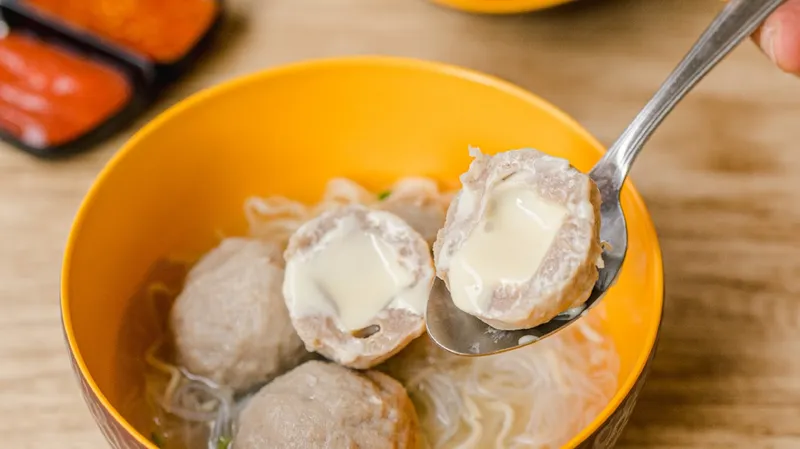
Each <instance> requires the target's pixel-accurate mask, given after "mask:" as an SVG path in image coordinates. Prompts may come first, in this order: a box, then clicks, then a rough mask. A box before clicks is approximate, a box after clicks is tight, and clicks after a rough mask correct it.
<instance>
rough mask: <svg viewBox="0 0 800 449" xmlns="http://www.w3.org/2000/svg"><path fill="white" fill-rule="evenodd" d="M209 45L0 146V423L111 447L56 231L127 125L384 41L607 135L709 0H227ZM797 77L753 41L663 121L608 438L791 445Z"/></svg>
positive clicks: (10, 440)
mask: <svg viewBox="0 0 800 449" xmlns="http://www.w3.org/2000/svg"><path fill="white" fill-rule="evenodd" d="M228 3H229V5H230V7H231V11H232V16H233V17H232V18H231V20H229V22H228V24H227V25H226V27H225V29H224V36H223V38H222V39H221V40H220V43H219V44H218V45H217V46H216V47H215V48H214V50H213V52H212V54H210V55H209V57H208V58H207V59H206V60H205V61H204V62H203V63H202V64H201V65H200V66H199V67H198V69H197V71H195V72H194V73H193V74H192V75H191V76H189V77H188V78H187V79H185V80H184V81H183V82H182V83H181V84H180V85H179V86H177V87H176V88H174V89H173V90H171V91H170V92H169V94H168V95H167V96H166V97H165V98H164V99H163V100H162V101H161V102H160V103H159V104H158V105H157V107H155V108H154V109H153V110H152V111H151V112H150V113H149V114H147V116H145V117H142V118H141V120H139V122H138V123H137V124H136V125H135V126H132V127H131V128H130V129H128V130H126V131H124V132H122V133H121V134H120V135H118V136H117V137H116V138H114V139H112V140H111V141H109V142H108V143H107V144H105V145H104V146H103V147H102V148H99V149H98V150H97V151H93V152H91V153H87V154H84V155H81V156H79V157H76V158H73V159H70V160H68V161H62V162H56V163H48V162H42V161H38V160H34V159H32V158H30V157H28V156H26V155H24V154H22V153H20V152H18V151H16V150H14V149H12V148H10V147H6V146H0V248H2V249H0V307H1V308H2V310H3V313H2V314H0V364H2V365H1V366H0V435H2V436H3V443H4V445H5V446H7V447H15V448H36V449H38V448H42V449H50V448H63V449H70V448H87V447H103V441H102V439H101V437H100V433H99V432H98V431H97V430H96V428H95V426H94V424H93V423H92V421H91V419H90V417H89V413H88V412H87V411H86V409H85V407H84V405H83V403H82V401H81V399H80V397H79V394H78V388H77V385H76V382H75V380H74V379H73V377H72V375H71V373H70V371H69V363H68V359H67V355H66V352H65V350H64V344H63V342H62V338H61V331H60V329H59V310H58V284H59V267H60V262H61V253H62V248H63V244H64V241H65V239H66V236H67V232H68V228H69V225H70V222H71V219H72V217H73V214H74V212H75V210H76V208H77V206H78V204H79V201H80V199H81V197H82V196H83V194H84V192H85V191H86V189H87V188H88V186H89V184H90V183H91V181H92V179H93V177H94V176H95V175H96V173H97V172H98V171H99V170H100V168H101V167H102V166H103V164H104V163H105V162H106V161H107V160H108V158H109V157H110V156H111V155H112V154H113V153H114V151H115V150H116V149H117V148H118V147H119V145H120V144H121V142H123V141H124V140H125V139H126V138H127V137H128V136H129V135H130V134H131V133H132V132H133V130H134V129H136V128H137V127H138V126H140V125H141V124H143V123H145V122H146V121H147V120H148V119H150V118H152V117H153V116H154V115H155V114H156V113H157V112H158V111H159V110H162V109H164V108H166V107H168V106H169V105H171V104H172V103H174V102H176V101H177V100H179V99H181V98H184V97H185V96H186V95H188V94H191V93H193V92H195V91H197V90H199V89H201V88H203V87H206V86H210V85H212V84H215V83H217V82H219V81H222V80H226V79H229V78H231V77H234V76H236V75H240V74H243V73H248V72H251V71H254V70H257V69H261V68H264V67H269V66H273V65H275V64H279V63H284V62H289V61H295V60H300V59H307V58H312V57H321V56H332V55H340V54H355V53H359V54H363V53H382V54H392V55H405V56H415V57H422V58H429V59H437V60H443V61H447V62H451V63H456V64H461V65H465V66H469V67H473V68H476V69H479V70H483V71H486V72H489V73H492V74H496V75H499V76H501V77H503V78H506V79H509V80H511V81H513V82H516V83H518V84H520V85H522V86H524V87H526V88H528V89H530V90H532V91H533V92H536V93H538V94H540V95H542V96H543V97H545V98H547V99H549V100H551V101H553V102H554V103H555V104H557V105H559V106H560V107H562V108H563V109H565V110H566V111H567V112H569V113H570V114H572V115H573V116H575V117H576V118H577V119H578V120H580V121H581V122H582V123H583V124H585V125H586V126H587V127H588V128H589V129H590V130H591V131H592V132H593V133H595V134H596V135H597V136H598V137H599V138H600V139H601V140H602V141H604V142H606V143H610V142H612V141H613V139H614V138H615V137H616V135H617V134H618V133H619V132H620V131H621V130H622V129H623V127H624V126H625V125H626V123H627V121H629V120H630V119H631V118H632V116H633V115H634V114H635V112H636V111H637V110H638V108H640V107H641V106H642V105H643V104H644V102H645V101H646V100H647V99H648V98H649V96H650V95H651V94H652V92H653V91H654V90H655V88H656V87H657V86H658V84H659V83H660V82H661V81H662V80H663V78H664V77H665V76H666V74H667V73H668V71H669V70H671V68H672V67H673V65H674V64H675V63H676V62H677V60H678V59H679V58H680V56H682V54H683V53H684V52H685V51H686V50H687V48H688V47H689V45H690V44H691V42H692V41H693V40H694V38H695V37H696V36H697V35H698V34H699V32H700V31H701V30H702V29H703V28H704V26H705V24H706V23H707V21H708V20H709V19H710V17H711V16H712V15H713V13H714V11H715V10H716V9H717V8H719V6H720V2H719V1H717V0H694V1H688V0H582V1H581V2H578V3H577V4H574V5H572V6H568V7H563V8H559V9H556V10H553V11H548V12H544V13H539V14H534V15H527V16H517V17H483V16H471V15H466V14H461V13H458V12H454V11H449V10H446V9H441V8H439V7H435V6H433V5H431V4H428V3H427V2H425V1H424V0H250V1H246V0H228ZM799 120H800V80H797V79H794V78H792V77H789V76H786V75H783V74H780V73H778V72H777V71H776V70H775V69H773V68H772V67H771V66H770V65H769V63H768V62H767V61H766V60H765V58H763V57H762V55H760V54H759V52H758V50H756V48H755V47H754V46H752V45H749V44H748V45H745V46H743V47H742V48H741V49H739V50H737V51H736V52H735V54H734V55H733V56H732V57H731V58H730V59H729V60H727V61H725V62H724V63H723V64H722V65H721V66H720V67H719V68H718V69H717V70H716V71H715V72H714V73H713V74H712V75H710V76H709V77H708V78H707V79H706V80H705V81H704V82H703V83H702V85H701V86H699V87H698V89H697V90H696V91H695V92H693V93H692V94H691V96H690V97H689V98H688V99H687V100H686V101H685V102H684V103H682V104H681V105H680V106H679V107H678V109H677V110H676V111H675V113H674V114H673V115H672V116H671V117H670V118H669V119H668V120H667V121H666V123H665V124H664V125H663V128H662V129H660V130H659V132H658V133H657V135H656V136H655V137H654V138H653V140H652V143H651V144H650V145H649V146H648V148H647V151H645V153H644V154H643V155H642V156H641V158H640V159H639V162H638V164H637V166H636V168H635V169H634V172H633V178H634V180H635V182H636V183H637V185H638V186H639V188H640V190H641V191H642V192H643V194H644V196H645V198H646V200H647V202H648V204H649V207H650V209H651V212H652V214H653V217H654V219H655V222H656V225H657V227H658V231H659V234H660V236H661V240H662V244H663V249H664V257H665V261H666V276H667V296H668V304H667V310H666V317H665V321H664V330H663V337H662V340H661V346H660V350H659V353H658V356H657V359H656V361H655V365H654V368H653V372H652V375H651V377H650V380H649V382H648V384H647V386H646V387H645V390H644V392H643V395H642V398H641V401H640V404H639V406H638V407H637V409H636V411H635V413H634V416H633V418H632V422H631V424H630V427H629V428H628V430H627V432H626V433H625V435H624V437H623V440H622V441H621V443H620V447H621V448H623V449H628V448H653V449H655V448H658V449H668V448H698V449H700V448H704V449H705V448H723V447H724V448H742V449H744V448H747V449H754V448H755V449H757V448H765V449H766V448H775V449H783V448H787V449H788V448H797V447H800V358H798V357H797V353H798V352H800V299H798V298H800V295H798V294H800V251H799V250H800V176H798V175H797V173H798V172H800V148H798V143H797V142H798V141H799V140H800V139H798V138H799V137H800V126H798V123H800V122H799Z"/></svg>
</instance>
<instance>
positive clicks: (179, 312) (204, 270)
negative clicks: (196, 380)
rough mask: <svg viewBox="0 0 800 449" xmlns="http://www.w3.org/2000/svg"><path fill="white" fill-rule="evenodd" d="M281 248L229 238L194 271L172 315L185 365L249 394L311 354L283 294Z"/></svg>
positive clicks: (188, 277)
mask: <svg viewBox="0 0 800 449" xmlns="http://www.w3.org/2000/svg"><path fill="white" fill-rule="evenodd" d="M281 262H282V261H281V254H280V250H279V249H278V248H277V247H276V246H274V245H272V244H269V243H265V242H263V241H260V240H255V239H244V238H228V239H225V240H223V241H222V243H221V244H220V245H219V246H218V247H216V248H215V249H213V250H211V251H210V252H209V253H208V254H206V255H205V256H204V257H203V258H202V259H201V260H200V261H199V262H198V263H197V264H196V265H195V266H194V267H193V268H192V270H191V271H190V272H189V274H188V276H187V278H186V284H185V286H184V289H183V291H182V292H181V294H180V295H179V296H178V298H177V299H176V300H175V304H174V305H173V306H172V310H171V312H170V328H171V332H172V335H173V337H174V341H175V348H176V352H177V358H178V363H179V364H181V365H182V366H184V367H185V368H186V369H188V370H189V371H190V372H192V373H194V374H197V375H200V376H204V377H206V378H208V379H211V380H213V381H214V382H216V383H218V384H220V385H225V386H228V387H230V388H232V389H234V390H237V391H242V390H247V389H249V388H252V387H254V386H257V385H260V384H263V383H265V382H267V381H268V380H270V379H271V378H273V377H275V376H276V375H279V374H281V373H283V372H285V371H287V370H289V369H291V368H293V367H295V366H297V365H298V364H299V363H301V362H302V361H303V360H304V359H306V358H307V357H308V356H309V354H308V352H307V351H306V350H305V349H304V347H303V342H302V341H301V340H300V338H299V337H298V336H297V333H296V332H295V330H294V328H293V327H292V324H291V321H290V320H289V314H288V312H287V310H286V304H285V302H284V299H283V294H282V293H281V285H282V283H283V273H284V271H283V269H282V268H281Z"/></svg>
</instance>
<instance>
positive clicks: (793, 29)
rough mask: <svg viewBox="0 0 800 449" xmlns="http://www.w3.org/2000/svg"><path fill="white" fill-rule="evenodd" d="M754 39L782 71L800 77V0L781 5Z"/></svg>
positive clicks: (789, 0) (791, 0)
mask: <svg viewBox="0 0 800 449" xmlns="http://www.w3.org/2000/svg"><path fill="white" fill-rule="evenodd" d="M753 39H754V40H755V42H756V43H757V44H758V45H759V47H761V50H763V51H764V53H765V54H766V55H767V56H768V57H769V59H771V60H772V62H774V63H775V64H776V65H777V66H778V67H779V68H780V69H781V70H783V71H784V72H788V73H793V74H795V75H800V0H788V1H787V2H786V3H784V4H783V5H781V6H780V7H779V8H778V9H777V10H776V11H775V12H774V13H773V14H772V15H771V16H770V17H769V18H768V19H767V20H766V22H764V24H763V25H762V26H761V28H760V29H759V30H758V31H756V33H755V34H753Z"/></svg>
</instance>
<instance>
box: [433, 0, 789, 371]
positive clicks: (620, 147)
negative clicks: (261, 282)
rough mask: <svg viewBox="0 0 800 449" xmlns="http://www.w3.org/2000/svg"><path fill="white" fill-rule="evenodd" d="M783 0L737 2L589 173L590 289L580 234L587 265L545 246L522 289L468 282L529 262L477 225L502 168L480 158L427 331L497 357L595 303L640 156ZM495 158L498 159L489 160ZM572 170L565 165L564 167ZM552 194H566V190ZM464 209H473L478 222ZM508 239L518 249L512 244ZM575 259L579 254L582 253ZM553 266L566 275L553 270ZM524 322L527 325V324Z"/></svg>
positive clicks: (445, 249) (471, 352)
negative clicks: (564, 263) (596, 244)
mask: <svg viewBox="0 0 800 449" xmlns="http://www.w3.org/2000/svg"><path fill="white" fill-rule="evenodd" d="M782 3H783V1H782V0H732V1H729V2H728V3H727V5H725V7H724V8H723V10H722V12H720V14H719V15H718V16H717V17H716V18H715V19H714V21H713V22H712V23H711V25H710V26H709V27H708V28H707V29H706V31H705V32H704V33H703V34H702V36H700V39H699V40H698V41H697V43H696V44H695V45H694V47H693V48H692V49H691V50H690V51H689V53H688V54H687V55H686V56H685V57H684V59H683V60H682V61H681V63H680V64H679V65H678V67H677V68H676V69H675V70H674V71H673V72H672V74H671V75H670V76H669V77H668V78H667V80H666V81H665V82H664V84H663V85H662V86H661V88H660V89H659V90H658V91H657V92H656V94H655V95H654V96H653V98H652V99H651V100H650V102H649V103H647V105H645V107H644V109H642V111H641V112H640V113H639V114H638V115H637V116H636V118H635V119H634V120H633V122H632V123H631V124H630V125H629V126H628V128H627V129H626V130H625V131H624V132H623V133H622V135H621V136H620V137H619V139H618V140H617V141H616V142H615V143H614V145H613V146H612V147H611V148H610V149H609V150H608V152H607V153H606V154H605V155H604V156H603V158H602V159H601V160H600V161H599V162H598V163H597V165H595V167H594V168H593V169H592V170H591V172H590V173H589V178H590V179H591V181H593V183H594V185H596V187H593V188H596V189H599V194H600V195H599V201H600V204H599V208H598V211H597V212H598V215H599V216H598V217H590V218H586V220H587V221H586V223H590V224H592V225H594V224H595V223H596V221H598V220H599V239H600V241H602V242H603V249H602V256H601V257H602V260H598V261H597V262H598V263H597V267H598V268H597V273H596V274H595V273H592V281H595V280H596V282H594V285H593V287H592V286H590V287H589V288H587V289H585V290H582V289H581V288H580V286H581V285H580V283H581V282H586V279H587V276H586V273H587V271H586V267H587V263H591V262H593V261H592V260H590V258H591V257H592V255H593V254H594V253H593V251H592V250H591V248H590V247H589V246H587V245H585V243H586V239H583V240H580V241H579V243H580V244H581V245H583V246H581V245H578V246H579V248H578V249H579V250H580V251H578V252H577V254H579V255H581V256H582V257H584V260H583V263H582V264H575V263H573V264H571V265H570V267H568V268H569V269H562V268H563V267H558V266H557V265H554V264H553V263H550V264H549V265H548V261H547V254H546V251H544V252H542V251H539V252H542V255H541V256H537V257H539V259H537V260H536V261H534V262H535V263H532V262H531V259H530V258H528V259H527V260H526V263H528V265H527V268H528V269H529V270H530V269H533V270H534V271H536V272H537V273H538V274H534V275H533V276H532V277H530V278H528V279H524V282H523V279H522V277H521V276H519V273H514V275H515V276H516V278H515V279H516V280H517V281H519V282H518V283H517V284H516V285H514V286H513V287H514V288H506V287H508V286H505V285H501V284H496V283H495V284H491V282H488V281H487V282H482V283H481V282H477V283H476V282H473V281H471V280H470V279H472V278H480V277H481V276H483V278H481V281H486V280H487V279H489V281H497V279H500V278H501V277H503V275H506V274H508V273H505V272H503V270H504V269H508V270H509V271H511V270H512V269H513V270H516V271H520V270H521V268H520V266H519V265H514V266H511V265H510V264H508V263H506V261H505V260H504V259H502V258H500V257H499V255H500V254H501V253H498V252H495V253H493V254H494V257H491V254H492V248H494V247H495V246H503V245H502V244H498V245H495V244H493V242H495V243H496V242H497V241H496V240H495V241H492V240H491V239H492V238H494V237H491V236H490V235H489V234H490V233H491V231H492V228H493V227H494V226H491V225H492V223H491V222H489V221H487V222H485V223H478V221H479V220H480V219H481V218H486V215H490V213H489V212H485V210H484V209H486V204H487V203H489V202H490V201H491V199H490V198H488V197H489V196H491V195H490V194H491V192H490V191H489V187H486V186H487V185H488V184H489V182H487V181H486V178H487V177H488V178H489V179H492V176H493V175H497V173H495V172H491V169H489V170H488V174H486V173H487V170H482V171H480V173H479V174H481V175H483V177H482V178H480V179H479V177H477V176H474V175H476V173H471V172H473V168H474V167H475V165H476V164H477V163H478V162H479V160H478V159H476V161H475V162H473V167H471V168H470V172H467V174H465V178H464V179H465V180H467V181H473V182H474V183H476V184H480V185H479V186H478V188H477V189H476V190H475V191H467V189H468V186H467V185H466V184H465V187H464V189H462V191H461V192H460V194H459V196H458V197H456V199H455V200H454V201H453V203H454V204H453V205H451V211H448V222H447V223H446V224H445V228H444V229H443V230H442V231H440V234H439V239H438V240H437V244H436V247H435V250H438V251H436V252H437V253H438V254H436V256H437V257H436V259H437V260H436V264H437V275H438V278H437V279H436V281H435V283H434V286H433V289H432V291H431V295H430V299H429V300H428V303H427V311H426V323H427V329H428V333H429V334H430V336H431V338H432V339H433V340H434V341H435V342H436V343H437V344H438V345H439V346H441V347H442V348H444V349H446V350H448V351H450V352H453V353H455V354H459V355H467V356H482V355H490V354H494V353H498V352H504V351H508V350H511V349H516V348H519V347H522V346H526V345H528V344H531V343H533V342H536V341H539V340H541V339H543V338H545V337H547V336H549V335H552V334H554V333H555V332H557V331H559V330H560V329H563V328H564V327H566V326H568V325H569V324H570V323H572V322H573V321H575V320H577V319H579V318H580V317H581V315H583V314H584V313H585V312H586V311H587V310H589V309H590V308H592V307H593V306H595V305H597V304H598V303H599V302H600V300H601V299H602V298H603V296H604V295H605V293H606V291H608V289H609V288H610V287H611V286H612V284H613V283H614V281H615V280H616V278H617V276H618V275H619V271H620V268H621V267H622V263H623V261H624V259H625V253H626V250H627V247H628V235H627V228H626V224H625V216H624V215H623V213H622V207H621V205H620V189H621V188H622V184H623V182H624V181H625V178H626V177H627V175H628V171H629V170H630V168H631V165H632V164H633V162H634V159H635V158H636V156H637V155H638V154H639V152H640V151H641V149H642V147H643V146H644V144H645V143H646V142H647V140H648V139H649V137H650V136H651V135H652V133H653V132H654V131H655V129H656V128H657V127H658V126H659V125H660V124H661V122H662V121H663V119H664V118H665V117H666V116H667V114H669V113H670V112H671V111H672V109H673V108H674V107H675V105H676V104H677V103H678V102H679V101H680V100H681V99H682V98H683V97H684V96H685V95H686V94H687V93H688V92H689V91H690V90H691V89H692V88H693V87H694V86H695V85H696V84H697V83H698V82H699V81H700V80H701V79H702V78H703V77H704V76H705V75H706V74H707V73H708V72H709V71H710V70H711V69H712V68H713V67H714V66H716V64H717V63H718V62H720V60H722V59H723V58H724V57H725V56H726V55H727V54H728V53H730V51H731V50H733V49H734V48H735V47H736V46H737V45H738V44H739V43H740V42H741V41H742V40H744V39H745V38H746V37H748V36H749V35H751V34H752V33H753V32H754V31H755V30H756V29H757V28H758V26H759V25H760V24H761V23H762V22H763V21H764V20H766V18H767V17H768V16H769V15H770V13H772V12H773V11H774V10H775V9H776V8H777V7H778V6H780V5H781V4H782ZM531 151H532V150H531ZM552 159H555V158H552ZM545 162H546V163H547V164H549V162H547V161H545ZM513 163H514V162H513V161H511V162H509V161H505V162H504V163H503V164H500V163H498V164H495V165H496V166H497V168H496V170H497V172H501V171H502V170H508V169H509V168H508V167H509V164H511V165H513ZM487 165H491V161H489V162H488V163H487ZM522 165H524V164H522ZM523 168H524V167H523ZM475 170H479V169H475ZM537 170H538V169H536V167H535V166H534V165H529V166H528V169H527V170H523V171H524V173H523V174H522V176H523V179H522V181H517V184H516V186H519V185H524V184H525V182H526V180H530V179H531V178H530V175H531V173H533V174H535V173H539V172H540V171H537ZM566 170H567V169H564V172H565V173H566ZM501 174H502V173H501ZM471 175H473V176H471ZM505 176H506V177H508V178H512V177H515V176H517V174H516V173H512V172H506V173H505ZM525 176H527V177H525ZM495 177H496V176H495ZM498 179H499V181H498V185H499V184H500V183H503V182H505V181H506V178H498ZM569 185H571V184H569ZM514 188H515V186H513V185H512V186H511V187H509V188H507V189H505V191H506V192H512V193H513V194H514V195H519V196H517V197H512V200H513V201H511V204H518V205H520V204H523V203H524V202H525V201H527V200H525V198H523V195H522V194H520V193H519V192H518V191H515V190H514ZM476 191H477V199H476ZM552 191H553V189H548V188H538V192H539V193H542V194H543V195H544V196H547V192H551V193H552ZM515 192H516V193H515ZM523 193H526V194H529V193H530V192H523ZM529 196H530V195H529ZM551 196H552V197H554V198H555V197H558V195H551ZM562 196H563V195H562ZM587 197H590V195H589V196H587ZM481 198H483V199H481ZM536 201H538V200H530V201H529V202H530V203H531V204H533V205H534V206H537V205H536V204H534V203H536ZM565 203H566V202H565ZM498 204H501V205H500V206H498V207H497V208H496V209H498V210H501V209H503V207H504V206H502V204H509V203H508V201H506V203H502V201H501V200H498ZM542 204H543V202H542V201H539V204H538V206H541V207H539V208H540V209H541V210H545V209H547V207H550V206H547V207H544V206H542ZM538 206H537V207H538ZM520 207H522V206H520ZM551 209H552V208H551ZM504 210H506V211H507V210H509V208H508V207H506V208H505V209H504ZM464 211H466V212H464ZM502 213H503V212H502V211H500V212H497V214H498V215H502ZM542 214H543V215H542V216H545V218H547V219H548V220H550V221H553V222H557V223H566V224H564V225H563V227H567V224H568V223H569V219H572V218H575V217H578V218H580V217H582V215H580V214H578V213H577V212H574V211H571V212H570V211H567V210H566V208H562V210H561V211H559V210H555V211H549V209H548V212H546V213H542ZM518 215H519V214H518ZM506 216H508V217H511V218H508V219H507V220H509V221H508V223H510V225H509V226H507V227H506V228H508V229H511V228H513V226H511V225H519V224H520V223H524V220H523V219H520V218H519V217H517V218H514V211H513V210H512V211H511V212H509V213H506ZM563 216H566V218H563ZM465 217H472V218H473V220H472V222H469V219H468V218H465ZM475 217H477V218H475ZM564 220H567V221H564ZM545 221H547V220H545ZM573 221H574V220H573ZM508 223H507V224H508ZM586 223H584V224H586ZM517 227H519V226H517ZM478 230H479V232H478ZM475 234H481V235H478V236H477V237H474V241H472V242H470V241H469V240H470V239H473V235H475ZM575 235H577V236H579V237H585V236H586V235H588V232H586V230H585V229H584V231H583V232H582V233H575ZM550 239H551V240H549V242H554V243H553V245H555V243H557V242H558V241H559V239H558V236H557V235H555V234H554V235H551V236H550ZM528 240H529V241H534V240H535V239H528ZM572 241H573V240H570V242H572ZM502 243H505V244H508V243H509V242H507V241H506V242H502ZM506 246H512V247H513V245H506ZM540 246H541V245H540ZM563 246H564V247H565V248H571V251H572V253H571V254H568V255H569V256H575V253H576V251H575V250H574V245H570V244H569V243H565V244H564V245H563ZM535 249H537V250H538V249H541V248H535ZM552 249H553V248H552V247H551V251H550V253H551V254H552V253H555V252H556V251H552ZM584 249H586V250H585V251H584ZM480 251H483V253H480ZM479 253H480V254H483V255H486V256H488V258H489V260H490V263H486V260H485V259H486V257H484V258H483V259H484V260H481V257H478V256H477V254H479ZM567 259H570V260H573V259H575V257H571V258H570V257H568V258H567ZM459 267H460V268H459ZM523 271H524V270H523ZM555 272H558V274H559V275H558V276H556V275H553V273H555ZM465 273H466V274H465ZM470 282H472V283H470ZM576 284H577V285H576ZM487 285H488V287H487ZM448 287H449V289H448ZM462 287H463V288H462ZM480 287H487V288H484V290H483V293H486V292H487V291H489V290H491V291H490V292H489V293H491V294H481V293H480V292H479V293H476V290H480ZM523 287H524V288H523ZM531 292H533V293H531ZM451 293H452V294H451ZM565 293H566V294H565ZM572 293H574V295H575V296H574V297H575V299H574V300H572V301H570V298H568V297H567V296H568V295H569V294H572ZM548 302H550V303H548ZM565 308H568V309H565ZM526 326H527V327H528V328H524V327H526Z"/></svg>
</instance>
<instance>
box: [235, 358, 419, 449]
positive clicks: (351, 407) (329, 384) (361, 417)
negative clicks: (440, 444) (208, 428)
mask: <svg viewBox="0 0 800 449" xmlns="http://www.w3.org/2000/svg"><path fill="white" fill-rule="evenodd" d="M418 429H419V424H418V419H417V414H416V411H415V410H414V406H413V405H412V403H411V400H410V399H409V398H408V394H407V393H406V391H405V389H404V388H403V386H402V385H400V383H399V382H397V381H396V380H394V379H392V378H391V377H389V376H387V375H385V374H382V373H379V372H376V371H364V372H357V371H352V370H349V369H347V368H344V367H342V366H338V365H335V364H332V363H327V362H321V361H310V362H306V363H305V364H303V365H301V366H299V367H297V368H295V369H294V370H292V371H290V372H289V373H287V374H284V375H283V376H280V377H278V378H277V379H275V380H273V381H272V382H271V383H269V384H268V385H267V386H265V387H264V388H262V389H261V391H259V392H258V393H257V394H256V395H255V396H254V397H253V398H252V399H251V400H250V402H249V403H248V404H247V406H245V408H244V410H242V413H241V414H240V416H239V423H238V430H237V432H236V436H235V437H234V440H233V447H235V448H236V449H264V448H282V449H294V448H297V449H301V448H302V449H315V448H320V449H322V448H326V449H338V448H369V449H383V448H386V449H390V448H391V449H414V448H417V447H419V444H418V432H419V430H418Z"/></svg>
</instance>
